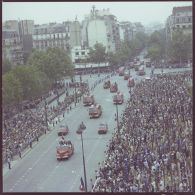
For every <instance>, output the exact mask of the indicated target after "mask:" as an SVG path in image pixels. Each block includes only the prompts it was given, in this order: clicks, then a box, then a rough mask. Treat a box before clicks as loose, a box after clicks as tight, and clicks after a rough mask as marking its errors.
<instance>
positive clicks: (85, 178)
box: [81, 132, 87, 192]
mask: <svg viewBox="0 0 195 195" xmlns="http://www.w3.org/2000/svg"><path fill="white" fill-rule="evenodd" d="M82 134H83V132H81V143H82V155H83V170H84V180H85V192H87V177H86V169H85V156H84V149H83V135H82Z"/></svg>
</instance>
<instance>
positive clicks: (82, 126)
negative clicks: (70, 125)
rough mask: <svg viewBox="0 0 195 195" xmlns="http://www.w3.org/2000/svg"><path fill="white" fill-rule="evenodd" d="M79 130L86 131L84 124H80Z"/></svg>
mask: <svg viewBox="0 0 195 195" xmlns="http://www.w3.org/2000/svg"><path fill="white" fill-rule="evenodd" d="M80 128H81V129H83V130H84V129H86V126H85V124H84V123H83V122H81V124H80Z"/></svg>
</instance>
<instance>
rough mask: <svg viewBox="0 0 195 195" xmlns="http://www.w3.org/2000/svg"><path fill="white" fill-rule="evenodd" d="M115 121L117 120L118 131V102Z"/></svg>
mask: <svg viewBox="0 0 195 195" xmlns="http://www.w3.org/2000/svg"><path fill="white" fill-rule="evenodd" d="M116 122H117V131H118V133H119V122H118V104H117V103H116Z"/></svg>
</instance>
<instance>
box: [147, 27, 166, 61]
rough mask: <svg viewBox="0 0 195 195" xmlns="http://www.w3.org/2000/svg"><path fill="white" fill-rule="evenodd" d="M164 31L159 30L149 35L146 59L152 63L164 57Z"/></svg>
mask: <svg viewBox="0 0 195 195" xmlns="http://www.w3.org/2000/svg"><path fill="white" fill-rule="evenodd" d="M165 46H166V39H165V31H164V30H159V31H155V32H153V33H152V34H151V36H150V37H149V40H148V53H147V57H149V58H151V60H152V61H159V60H161V59H163V58H164V57H165Z"/></svg>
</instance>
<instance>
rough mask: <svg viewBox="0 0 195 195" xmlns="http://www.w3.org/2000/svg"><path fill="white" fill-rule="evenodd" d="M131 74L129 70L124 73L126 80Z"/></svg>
mask: <svg viewBox="0 0 195 195" xmlns="http://www.w3.org/2000/svg"><path fill="white" fill-rule="evenodd" d="M129 76H130V75H129V72H125V73H124V80H128V78H129Z"/></svg>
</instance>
